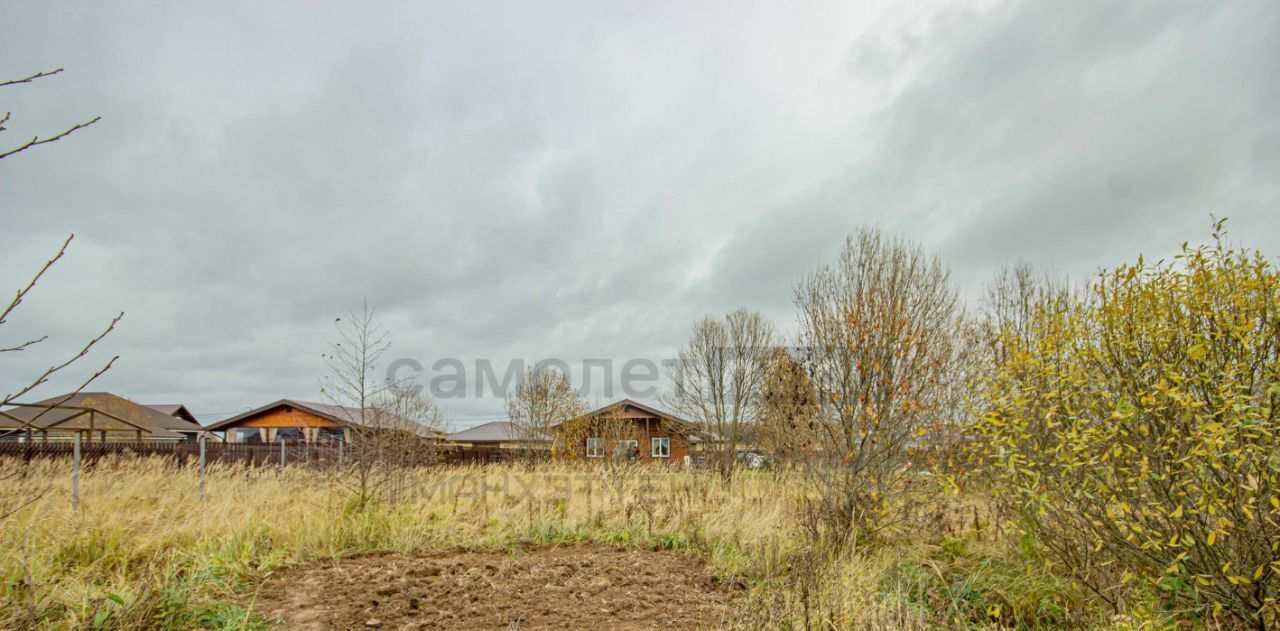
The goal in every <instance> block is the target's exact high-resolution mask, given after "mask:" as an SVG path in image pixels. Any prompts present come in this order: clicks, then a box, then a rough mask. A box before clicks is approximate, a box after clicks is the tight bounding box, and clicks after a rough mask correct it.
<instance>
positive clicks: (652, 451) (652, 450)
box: [649, 436, 671, 458]
mask: <svg viewBox="0 0 1280 631" xmlns="http://www.w3.org/2000/svg"><path fill="white" fill-rule="evenodd" d="M659 441H661V442H659ZM659 444H661V445H664V446H665V447H666V448H665V449H664V450H663V451H664V453H661V454H659V453H658V445H659ZM649 456H650V457H653V458H670V457H671V439H670V438H669V437H667V436H654V437H653V438H650V439H649Z"/></svg>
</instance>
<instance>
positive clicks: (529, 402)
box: [507, 366, 587, 459]
mask: <svg viewBox="0 0 1280 631" xmlns="http://www.w3.org/2000/svg"><path fill="white" fill-rule="evenodd" d="M586 412H587V405H586V402H585V401H583V400H582V397H581V396H580V395H579V394H578V391H577V390H576V389H574V387H573V384H571V383H570V382H569V378H568V377H567V376H566V375H565V374H564V373H563V372H561V371H560V370H559V369H557V368H555V367H550V366H535V367H534V368H533V370H530V371H528V372H527V373H525V376H524V380H523V381H521V382H520V385H519V386H517V387H516V391H515V393H514V394H512V395H511V396H508V397H507V418H508V419H510V422H511V424H512V426H513V428H514V429H515V433H516V435H517V437H518V438H520V440H522V441H524V442H525V443H526V444H527V445H529V446H530V450H529V453H528V454H526V455H528V456H529V457H530V458H531V459H533V458H537V457H538V456H539V455H540V454H538V453H535V447H536V446H537V445H542V444H547V445H548V446H549V445H550V441H551V438H552V436H553V433H552V428H553V427H556V426H558V425H560V424H562V423H567V422H569V421H571V420H573V419H576V418H578V417H579V416H582V415H583V414H585V413H586Z"/></svg>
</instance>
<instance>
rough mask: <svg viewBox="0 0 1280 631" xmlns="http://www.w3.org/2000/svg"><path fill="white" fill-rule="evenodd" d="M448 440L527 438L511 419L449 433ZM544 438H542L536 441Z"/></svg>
mask: <svg viewBox="0 0 1280 631" xmlns="http://www.w3.org/2000/svg"><path fill="white" fill-rule="evenodd" d="M449 440H450V441H452V442H455V443H510V442H525V441H527V440H528V438H527V437H525V436H523V435H522V434H521V432H520V428H519V427H518V426H516V424H515V423H512V422H511V421H490V422H488V423H485V424H483V425H477V426H475V427H472V428H471V429H464V430H462V431H460V432H456V433H453V434H449ZM545 440H546V439H545V438H544V439H542V440H541V441H538V442H542V441H545Z"/></svg>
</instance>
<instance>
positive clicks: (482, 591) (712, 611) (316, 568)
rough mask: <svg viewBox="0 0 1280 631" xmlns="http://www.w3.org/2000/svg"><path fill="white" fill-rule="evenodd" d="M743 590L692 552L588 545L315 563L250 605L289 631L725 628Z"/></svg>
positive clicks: (278, 580) (270, 586)
mask: <svg viewBox="0 0 1280 631" xmlns="http://www.w3.org/2000/svg"><path fill="white" fill-rule="evenodd" d="M737 592H738V588H736V587H734V586H732V585H724V584H721V583H719V582H718V581H717V580H716V579H715V578H714V577H713V576H712V575H711V574H710V573H708V572H707V570H706V569H705V568H704V567H703V565H702V563H701V562H699V561H698V560H696V559H693V558H691V557H689V556H687V555H682V554H677V553H673V552H651V551H645V550H634V549H617V548H608V547H601V546H586V545H583V546H569V547H550V548H530V549H521V550H516V551H513V552H455V553H448V554H442V555H441V554H437V555H427V554H423V555H414V556H406V555H400V554H378V555H370V556H361V557H353V558H349V559H343V560H340V561H336V562H335V561H330V562H324V563H317V564H313V565H309V566H304V567H299V568H293V569H290V570H286V571H283V572H280V573H278V574H277V575H275V576H272V577H270V578H269V579H268V580H267V581H266V582H265V583H264V584H263V585H262V586H261V589H260V590H259V591H258V593H257V596H256V601H255V602H253V603H252V608H253V610H254V611H256V612H257V613H258V614H259V615H262V616H264V617H268V618H277V619H279V620H281V621H282V623H281V624H280V625H279V626H280V628H285V629H373V628H377V629H384V630H397V629H592V630H593V631H603V630H615V629H616V630H623V629H626V630H632V629H718V628H722V627H723V626H725V621H726V620H727V619H728V617H729V616H730V615H731V611H732V609H731V607H730V605H729V601H730V599H731V598H732V597H733V595H734V594H736V593H737Z"/></svg>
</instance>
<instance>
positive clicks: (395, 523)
mask: <svg viewBox="0 0 1280 631" xmlns="http://www.w3.org/2000/svg"><path fill="white" fill-rule="evenodd" d="M16 467H17V464H16V463H12V462H9V463H4V465H3V470H2V471H0V503H5V504H8V505H14V504H16V503H20V502H21V501H25V500H26V499H29V498H30V497H34V496H37V495H39V496H40V499H39V500H38V501H36V502H34V503H32V504H30V505H29V506H27V507H25V508H23V509H22V510H20V511H19V512H17V513H15V514H14V515H12V516H11V517H9V518H8V519H7V520H5V521H3V522H0V572H3V573H4V579H5V580H4V586H3V592H0V599H3V600H2V602H0V627H3V628H117V629H144V628H220V629H243V628H257V627H263V626H265V623H264V621H262V620H259V619H256V618H254V617H253V616H252V615H250V614H249V613H247V612H246V607H245V604H246V603H248V602H250V601H251V600H252V597H253V596H252V595H253V593H254V590H255V589H256V588H257V587H256V586H257V585H259V584H260V583H261V579H263V578H264V577H265V576H267V575H268V574H269V573H271V572H273V571H276V570H279V569H281V568H283V567H286V566H288V565H291V564H295V563H302V562H307V561H312V560H317V559H326V558H337V557H342V556H348V555H354V554H360V553H363V552H370V551H379V550H391V551H406V552H407V551H411V550H444V549H456V548H494V547H505V546H511V545H516V544H534V545H538V544H566V543H574V542H596V543H603V544H609V545H624V546H641V547H649V548H666V549H674V550H680V551H684V552H687V553H689V554H695V555H698V556H700V557H702V558H705V559H706V560H707V561H708V563H709V567H710V568H711V569H712V571H714V572H716V573H717V574H719V575H720V576H721V577H722V578H724V579H725V580H728V581H732V582H735V583H738V584H741V585H742V586H743V588H744V590H743V595H742V596H741V599H740V601H739V602H740V603H741V610H742V615H741V616H740V617H739V618H738V619H737V620H735V621H734V624H736V625H737V626H739V627H741V628H746V629H775V628H794V629H901V628H906V629H912V628H916V629H923V628H956V627H967V628H992V627H996V626H1015V627H1023V628H1060V627H1061V626H1075V627H1088V626H1099V625H1104V624H1105V626H1124V625H1117V624H1115V623H1114V622H1113V621H1111V620H1110V619H1109V618H1108V617H1107V616H1106V615H1105V614H1103V613H1101V612H1100V611H1098V610H1097V609H1096V606H1095V605H1093V604H1092V603H1090V602H1089V601H1087V600H1086V599H1085V598H1084V597H1083V596H1081V595H1080V594H1078V593H1076V592H1075V591H1074V590H1073V589H1072V588H1071V587H1070V585H1067V584H1065V583H1063V582H1061V581H1059V580H1058V579H1056V578H1054V577H1053V576H1052V575H1049V574H1044V573H1042V572H1039V571H1036V570H1034V569H1029V567H1030V566H1028V565H1027V564H1026V563H1023V562H1021V561H1019V560H1018V559H1017V550H1016V545H1015V544H1014V543H1013V542H1008V541H1004V540H1002V539H1000V538H999V536H998V533H997V531H996V530H994V529H993V528H992V526H991V524H990V523H989V522H990V519H991V518H990V517H981V518H980V517H979V516H978V514H977V513H976V512H971V511H970V508H969V507H966V506H962V505H960V504H957V503H956V501H955V500H954V499H953V498H948V497H947V496H945V495H942V494H940V495H939V501H938V502H937V505H936V506H935V507H933V509H930V510H926V511H924V512H922V513H920V514H919V515H913V516H912V517H911V519H910V520H909V521H908V522H906V527H904V528H903V529H902V530H901V531H899V533H898V535H896V536H895V537H894V538H888V539H886V540H885V541H882V542H881V543H880V544H879V545H878V546H876V547H869V548H866V549H862V550H856V551H840V552H832V551H830V550H825V549H821V548H820V547H815V546H814V545H813V544H812V542H808V541H807V540H806V539H805V536H804V529H803V528H801V525H800V520H799V519H798V515H799V514H800V510H799V507H800V504H801V500H802V498H803V497H804V496H805V494H806V488H805V487H804V485H803V482H802V481H801V480H802V478H800V477H799V476H794V477H793V476H790V475H787V474H786V473H757V472H749V473H746V474H743V475H739V476H737V477H735V478H734V479H732V480H731V481H729V482H725V481H724V480H722V479H721V478H720V477H719V476H716V475H714V474H706V473H698V472H684V473H666V472H662V471H658V470H655V469H653V468H649V467H623V468H616V469H598V468H575V467H570V466H564V465H551V466H544V467H538V468H526V467H522V466H515V465H489V466H474V467H449V468H420V469H414V470H410V471H406V472H405V474H404V476H403V477H402V478H401V479H400V481H399V482H398V483H397V484H396V485H395V487H394V488H388V489H384V491H385V493H384V497H383V499H382V500H381V501H379V502H377V503H375V504H373V505H371V506H364V507H360V506H358V505H357V503H356V502H353V501H352V499H351V494H350V493H349V491H345V490H344V488H343V487H342V485H340V484H338V483H337V481H336V480H335V479H334V478H333V475H332V473H330V472H326V471H321V470H315V469H307V468H305V467H292V468H288V469H286V470H285V471H283V472H281V471H278V470H276V469H274V468H246V467H244V466H241V465H213V466H211V467H209V470H208V472H207V474H206V478H205V489H206V491H205V499H204V501H200V500H199V499H198V488H199V486H198V478H197V472H196V470H195V469H194V468H193V467H177V466H174V465H173V464H172V463H171V462H166V461H163V460H158V459H155V460H112V459H107V460H102V461H99V462H97V463H95V464H94V465H93V466H91V467H89V468H87V469H86V470H85V471H84V473H83V475H82V478H81V483H80V497H81V500H80V509H79V510H78V511H73V510H72V507H71V499H70V492H71V476H70V463H68V462H62V461H36V462H33V463H32V464H31V465H30V466H29V467H28V468H25V469H22V470H21V471H20V475H17V476H13V475H8V474H10V473H14V472H17V471H19V469H17V468H16Z"/></svg>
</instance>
